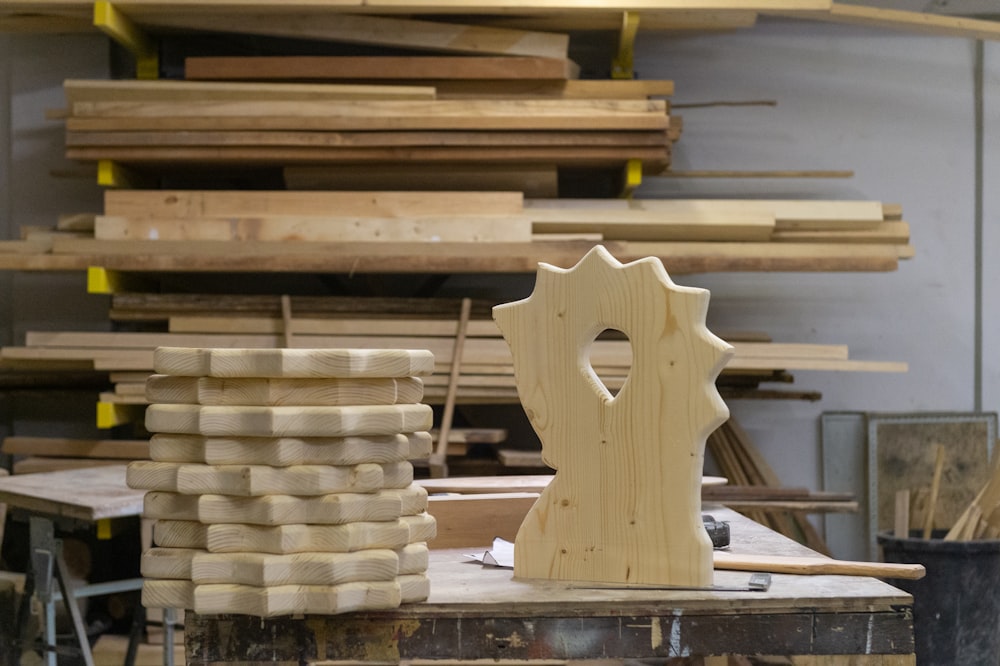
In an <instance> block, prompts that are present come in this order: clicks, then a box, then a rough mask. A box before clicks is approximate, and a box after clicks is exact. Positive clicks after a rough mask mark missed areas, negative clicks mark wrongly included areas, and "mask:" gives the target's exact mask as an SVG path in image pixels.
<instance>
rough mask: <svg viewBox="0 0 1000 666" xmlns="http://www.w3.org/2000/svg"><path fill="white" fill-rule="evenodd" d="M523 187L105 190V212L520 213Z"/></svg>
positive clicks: (174, 215) (247, 214) (215, 214)
mask: <svg viewBox="0 0 1000 666" xmlns="http://www.w3.org/2000/svg"><path fill="white" fill-rule="evenodd" d="M522 208H523V196H522V195H521V193H520V192H451V191H442V192H410V191H378V190H367V191H357V192H285V191H280V190H276V191H236V190H107V191H106V192H105V193H104V214H105V215H111V216H118V217H134V218H142V217H165V218H175V219H177V218H190V217H194V218H203V217H253V216H255V215H277V214H280V215H328V214H329V213H330V211H337V213H338V214H339V215H343V216H354V217H399V216H404V217H412V216H415V215H418V216H429V215H448V214H450V213H453V212H454V211H455V210H476V211H478V212H479V213H480V214H481V215H517V214H519V213H520V212H521V210H522Z"/></svg>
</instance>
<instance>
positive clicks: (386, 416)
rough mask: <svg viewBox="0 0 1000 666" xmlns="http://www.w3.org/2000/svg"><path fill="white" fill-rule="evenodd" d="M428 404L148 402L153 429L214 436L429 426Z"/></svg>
mask: <svg viewBox="0 0 1000 666" xmlns="http://www.w3.org/2000/svg"><path fill="white" fill-rule="evenodd" d="M432 417H433V413H432V411H431V408H430V407H428V406H427V405H422V404H421V405H391V406H381V405H379V406H365V407H204V406H198V405H150V406H149V407H148V408H147V409H146V428H147V429H148V430H149V431H151V432H168V433H177V434H192V435H208V436H213V437H228V436H239V437H350V436H357V435H365V436H367V435H395V434H398V433H402V432H416V431H419V430H427V429H428V428H429V427H430V426H431V422H432Z"/></svg>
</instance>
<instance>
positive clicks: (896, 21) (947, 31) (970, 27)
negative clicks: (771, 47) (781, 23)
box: [769, 2, 1000, 41]
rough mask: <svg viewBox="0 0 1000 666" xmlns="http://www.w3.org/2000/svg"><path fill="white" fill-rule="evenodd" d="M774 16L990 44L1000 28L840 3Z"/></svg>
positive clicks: (992, 24) (988, 23) (991, 23)
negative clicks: (825, 8)
mask: <svg viewBox="0 0 1000 666" xmlns="http://www.w3.org/2000/svg"><path fill="white" fill-rule="evenodd" d="M769 13H770V12H769ZM774 13H776V14H779V15H781V16H793V17H799V18H808V19H810V20H819V21H831V22H834V23H847V24H851V25H864V26H872V27H876V28H888V29H892V30H905V31H907V32H914V33H918V34H924V35H939V36H945V37H961V38H964V39H982V40H989V41H995V40H998V39H1000V25H997V22H996V21H989V20H983V19H975V18H965V17H959V16H942V15H940V14H932V13H930V12H914V11H906V10H901V9H884V8H880V7H864V6H860V5H853V4H846V3H843V2H834V3H832V4H831V5H830V10H829V11H828V12H820V13H814V12H809V13H807V14H805V15H802V14H799V13H798V12H796V11H795V10H794V9H793V10H791V11H782V10H778V11H777V12H774Z"/></svg>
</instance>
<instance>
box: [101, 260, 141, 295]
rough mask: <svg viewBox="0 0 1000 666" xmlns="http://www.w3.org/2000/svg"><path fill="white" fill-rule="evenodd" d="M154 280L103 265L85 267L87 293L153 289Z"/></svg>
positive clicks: (116, 292)
mask: <svg viewBox="0 0 1000 666" xmlns="http://www.w3.org/2000/svg"><path fill="white" fill-rule="evenodd" d="M155 287H156V281H155V280H153V279H147V278H143V277H140V276H138V275H132V274H129V273H121V272H119V271H115V270H110V269H107V268H104V267H103V266H88V267H87V293H88V294H121V293H123V292H126V291H151V290H155Z"/></svg>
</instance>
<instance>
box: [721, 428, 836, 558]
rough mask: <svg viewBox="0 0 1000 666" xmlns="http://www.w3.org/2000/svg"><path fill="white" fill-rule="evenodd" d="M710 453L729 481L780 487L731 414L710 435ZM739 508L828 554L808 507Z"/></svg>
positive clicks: (747, 506)
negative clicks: (811, 521)
mask: <svg viewBox="0 0 1000 666" xmlns="http://www.w3.org/2000/svg"><path fill="white" fill-rule="evenodd" d="M706 446H707V448H708V451H709V454H710V455H711V456H712V459H713V460H714V461H715V463H716V465H717V466H718V468H719V472H720V473H721V474H722V475H723V476H724V477H726V478H727V479H728V480H729V482H730V483H732V484H735V485H737V486H741V487H758V486H760V487H764V488H775V489H777V488H780V487H781V481H780V480H779V479H778V476H777V475H776V474H775V473H774V470H773V469H772V468H771V466H770V465H769V464H768V463H767V461H766V460H764V457H763V456H762V455H761V454H760V451H759V450H758V449H757V447H756V445H755V444H754V443H753V440H751V439H750V437H749V435H747V433H746V431H745V430H743V428H742V427H741V426H740V425H739V423H738V422H737V421H736V419H735V418H733V417H730V418H729V420H728V421H726V422H725V423H723V424H722V425H721V426H719V428H718V429H716V430H715V431H714V432H713V433H712V434H711V435H709V437H708V441H707V443H706ZM733 508H737V510H739V511H740V512H741V513H743V514H744V515H746V516H747V517H748V518H750V519H752V520H754V521H756V522H758V523H760V524H761V525H764V526H766V527H770V528H771V529H773V530H775V531H776V532H779V533H781V534H784V535H785V536H787V537H789V538H792V539H795V540H796V541H799V542H800V543H802V544H804V545H806V546H808V547H809V548H811V549H813V550H815V551H817V552H820V553H827V554H828V553H829V548H827V546H826V543H825V542H824V541H823V538H822V537H821V536H820V535H819V533H818V532H817V531H816V528H814V527H813V526H812V523H810V522H809V520H808V518H807V517H806V513H807V511H808V510H809V509H807V508H802V509H801V510H787V509H785V508H782V509H778V510H774V509H773V508H769V507H767V506H766V505H763V506H762V505H758V506H753V505H752V504H744V505H743V506H740V507H735V506H734V507H733Z"/></svg>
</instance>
